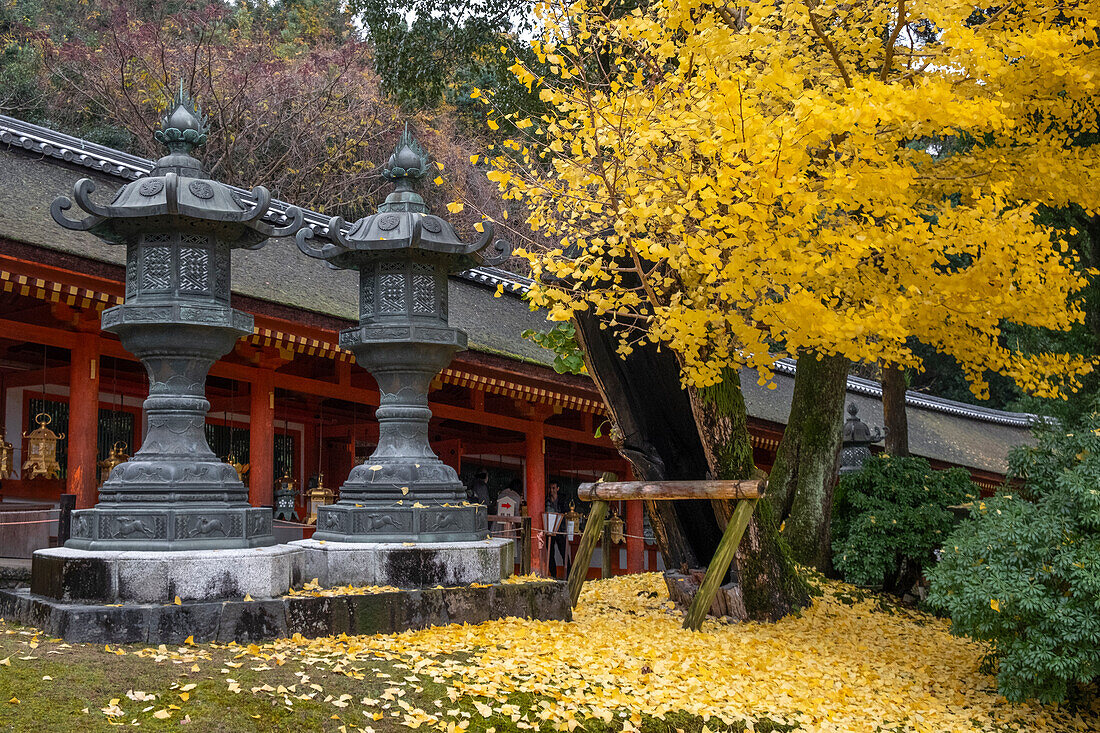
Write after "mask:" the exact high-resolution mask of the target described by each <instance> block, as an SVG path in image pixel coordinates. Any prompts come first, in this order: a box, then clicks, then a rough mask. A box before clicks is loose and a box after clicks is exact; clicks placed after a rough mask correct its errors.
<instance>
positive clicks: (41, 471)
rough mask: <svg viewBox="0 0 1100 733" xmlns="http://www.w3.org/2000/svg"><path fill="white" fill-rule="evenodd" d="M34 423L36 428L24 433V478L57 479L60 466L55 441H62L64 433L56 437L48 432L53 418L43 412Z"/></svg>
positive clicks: (50, 431)
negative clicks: (25, 457)
mask: <svg viewBox="0 0 1100 733" xmlns="http://www.w3.org/2000/svg"><path fill="white" fill-rule="evenodd" d="M34 421H35V422H36V423H38V427H37V428H35V429H34V430H32V431H31V432H30V433H24V434H23V437H24V438H26V439H27V460H26V461H25V462H24V463H23V472H24V477H25V478H28V479H36V478H57V477H59V476H60V475H61V464H60V463H58V462H57V441H59V440H64V438H65V433H61V434H60V435H58V434H57V433H55V432H54V431H52V430H50V429H49V428H48V427H46V426H47V425H49V424H50V423H51V422H52V421H53V418H51V417H50V416H49V415H47V414H46V413H44V412H40V413H38V416H37V417H35V419H34Z"/></svg>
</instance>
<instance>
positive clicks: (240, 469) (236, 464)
mask: <svg viewBox="0 0 1100 733" xmlns="http://www.w3.org/2000/svg"><path fill="white" fill-rule="evenodd" d="M225 462H226V463H228V464H229V465H230V466H232V467H233V470H234V471H236V472H237V478H238V479H239V480H241V481H244V475H245V474H246V473H248V469H249V467H250V466H251V465H252V464H251V463H241V462H240V461H239V460H237V456H235V455H233V454H232V453H230V454H229V455H228V456H226V457H225Z"/></svg>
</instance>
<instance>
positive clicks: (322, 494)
mask: <svg viewBox="0 0 1100 733" xmlns="http://www.w3.org/2000/svg"><path fill="white" fill-rule="evenodd" d="M334 498H335V497H334V495H333V493H332V489H330V488H327V487H326V486H325V474H323V473H322V474H319V475H318V476H317V485H316V486H314V487H313V488H312V489H310V490H309V519H307V520H306V523H307V524H317V507H320V506H328V505H329V504H331V503H332V502H333V499H334Z"/></svg>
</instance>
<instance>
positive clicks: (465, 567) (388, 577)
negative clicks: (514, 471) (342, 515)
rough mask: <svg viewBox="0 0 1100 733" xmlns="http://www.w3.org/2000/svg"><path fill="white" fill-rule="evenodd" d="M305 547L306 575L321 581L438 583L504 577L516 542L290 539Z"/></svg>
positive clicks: (425, 585) (400, 584) (431, 585)
mask: <svg viewBox="0 0 1100 733" xmlns="http://www.w3.org/2000/svg"><path fill="white" fill-rule="evenodd" d="M290 545H291V546H292V547H298V548H301V549H302V550H303V568H302V576H303V577H304V578H306V579H307V580H308V579H312V578H316V579H317V582H318V583H319V584H320V585H321V586H322V587H335V586H341V585H353V586H372V585H373V586H393V587H395V588H403V589H406V588H408V589H412V588H435V587H437V586H444V587H448V586H458V585H470V584H472V583H482V584H484V583H499V582H500V581H502V580H504V579H505V578H509V577H511V576H512V572H513V568H514V567H515V550H514V547H515V544H514V543H513V542H512V540H510V539H501V538H492V539H482V540H479V541H477V542H419V543H413V542H328V541H323V542H322V541H320V540H315V539H308V540H298V541H296V542H291V543H290Z"/></svg>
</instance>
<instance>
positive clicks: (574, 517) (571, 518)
mask: <svg viewBox="0 0 1100 733" xmlns="http://www.w3.org/2000/svg"><path fill="white" fill-rule="evenodd" d="M582 519H584V517H583V516H581V513H580V512H578V511H577V508H576V507H575V506H574V505H573V502H569V511H568V512H566V513H565V518H564V520H565V521H564V524H565V541H566V542H572V541H573V534H574V533H575V532H576V531H577V529H578V528H579V527H580V526H581V520H582Z"/></svg>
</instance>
